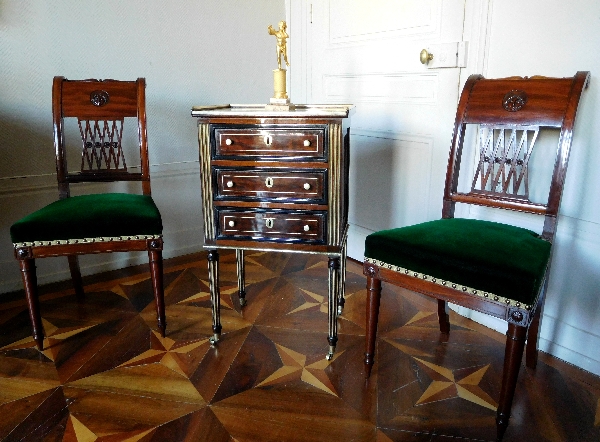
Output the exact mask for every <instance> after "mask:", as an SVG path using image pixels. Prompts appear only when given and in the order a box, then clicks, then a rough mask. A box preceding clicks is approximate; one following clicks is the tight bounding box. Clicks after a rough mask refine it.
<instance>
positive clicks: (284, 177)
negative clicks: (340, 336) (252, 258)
mask: <svg viewBox="0 0 600 442" xmlns="http://www.w3.org/2000/svg"><path fill="white" fill-rule="evenodd" d="M351 111H352V106H348V105H320V106H310V105H296V108H295V110H292V111H284V112H277V111H270V110H267V109H265V106H264V105H225V106H198V107H194V108H192V116H194V117H197V118H198V140H199V147H200V173H201V187H202V208H203V216H204V247H205V248H206V249H207V250H208V273H209V281H210V292H211V301H212V311H213V318H212V319H213V333H214V335H213V337H212V338H211V342H212V343H213V344H214V343H216V342H217V341H218V340H219V337H220V333H221V321H220V294H219V270H218V263H219V254H218V249H235V251H236V258H237V271H238V292H239V299H240V304H241V305H242V306H243V305H244V304H245V302H246V300H245V295H246V293H245V281H244V251H246V250H258V251H282V252H295V253H313V254H322V255H326V256H327V257H328V269H329V284H328V322H329V336H328V338H327V339H328V342H329V351H328V353H327V358H328V359H330V358H331V357H332V355H333V352H334V350H335V345H336V342H337V315H338V314H340V313H341V309H342V307H343V304H344V279H345V271H346V269H345V263H346V235H347V233H348V166H349V149H350V127H349V126H350V118H349V116H350V113H351Z"/></svg>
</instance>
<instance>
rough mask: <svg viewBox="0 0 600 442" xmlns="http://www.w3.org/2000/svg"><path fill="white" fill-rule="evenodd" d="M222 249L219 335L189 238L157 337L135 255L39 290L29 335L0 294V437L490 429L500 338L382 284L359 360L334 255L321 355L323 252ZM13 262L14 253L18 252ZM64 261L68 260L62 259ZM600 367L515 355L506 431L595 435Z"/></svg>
mask: <svg viewBox="0 0 600 442" xmlns="http://www.w3.org/2000/svg"><path fill="white" fill-rule="evenodd" d="M246 262H247V267H246V278H247V299H248V305H247V306H246V307H244V309H243V310H240V307H239V303H238V301H237V294H236V276H235V255H234V254H232V253H222V254H221V294H222V298H223V299H222V304H223V308H222V323H223V335H222V340H221V342H219V344H218V346H217V347H215V348H211V346H210V345H209V343H208V340H207V338H208V337H209V336H210V335H211V315H210V302H209V295H208V281H207V273H208V272H207V264H206V256H205V254H204V253H199V254H196V255H190V256H186V257H181V258H175V259H172V260H167V261H165V288H166V303H167V337H166V338H164V339H162V338H160V337H159V336H158V335H157V334H156V333H155V332H154V330H155V327H156V324H155V313H154V304H153V299H152V294H151V293H152V292H151V284H150V281H149V279H148V272H147V266H139V267H133V268H128V269H123V270H120V271H115V272H110V273H106V274H103V275H97V276H93V277H88V278H85V283H86V297H85V300H84V302H77V300H76V298H75V296H74V295H73V292H72V290H71V289H70V285H69V284H66V283H61V284H53V285H49V286H46V287H43V288H42V290H41V311H42V317H43V321H44V327H45V330H46V334H47V339H46V341H45V350H44V351H43V352H39V351H38V350H37V349H36V347H35V345H34V343H33V341H32V339H31V337H30V325H29V319H28V315H27V311H26V307H25V302H24V299H23V294H22V293H13V294H6V295H1V296H0V439H2V440H7V441H8V440H10V441H17V440H26V441H79V442H88V441H99V442H100V441H103V442H109V441H110V442H114V441H144V442H146V441H210V442H220V441H239V442H245V441H286V442H287V441H303V442H304V441H328V442H331V441H334V442H335V441H377V442H389V441H411V442H417V441H418V442H420V441H467V440H486V441H487V440H494V438H495V424H494V416H495V407H496V401H497V400H498V390H499V385H500V373H501V370H502V358H503V348H504V338H503V336H502V335H500V334H499V333H495V332H492V331H489V330H487V329H485V328H484V327H481V326H479V325H477V324H475V323H473V322H471V321H469V320H466V319H464V318H461V317H458V316H456V315H451V321H452V324H453V325H452V329H451V335H450V339H449V341H448V342H447V343H442V342H440V341H439V332H438V328H437V319H436V314H435V311H436V305H434V304H433V303H431V302H430V301H428V300H427V299H426V298H424V297H421V296H419V295H415V294H412V293H410V292H405V291H400V290H399V289H395V288H392V287H390V286H387V285H384V292H383V293H384V297H383V301H382V307H381V308H382V311H381V316H380V330H379V336H378V339H379V340H378V353H377V355H376V363H375V366H374V369H373V374H372V376H371V378H370V380H369V381H368V382H365V380H364V376H363V366H362V364H363V362H362V361H363V352H364V324H363V323H364V309H365V296H366V295H365V278H364V277H363V276H362V269H361V266H360V265H359V264H358V263H355V262H349V264H348V276H347V283H346V286H347V302H346V307H345V310H344V313H343V315H342V316H341V317H340V319H339V332H340V339H339V343H338V347H337V351H336V354H335V357H334V359H333V360H332V361H326V360H325V358H324V356H325V353H326V350H327V341H326V335H327V316H326V294H327V268H326V264H327V262H326V260H325V259H323V258H321V257H318V256H312V255H301V254H275V253H247V256H246ZM15 265H16V263H15ZM65 265H66V262H65ZM599 408H600V379H599V378H598V377H596V376H592V375H590V374H589V373H586V372H583V371H581V370H579V369H576V368H574V367H572V366H569V365H567V364H565V363H564V362H561V361H559V360H557V359H555V358H552V357H549V356H547V355H544V354H541V356H540V363H539V365H538V368H537V370H535V371H530V370H527V369H525V368H522V370H521V374H520V378H519V385H518V392H517V395H516V399H515V403H514V406H513V416H512V419H511V422H510V424H509V427H508V430H507V434H506V437H505V440H507V441H513V440H524V441H599V440H600V411H599Z"/></svg>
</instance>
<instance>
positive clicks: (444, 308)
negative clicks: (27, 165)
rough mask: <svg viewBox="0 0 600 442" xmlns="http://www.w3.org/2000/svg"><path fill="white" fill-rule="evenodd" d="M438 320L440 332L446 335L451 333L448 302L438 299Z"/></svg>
mask: <svg viewBox="0 0 600 442" xmlns="http://www.w3.org/2000/svg"><path fill="white" fill-rule="evenodd" d="M438 321H439V323H440V332H441V333H443V334H444V335H448V334H450V316H449V315H448V303H447V302H446V301H443V300H441V299H438Z"/></svg>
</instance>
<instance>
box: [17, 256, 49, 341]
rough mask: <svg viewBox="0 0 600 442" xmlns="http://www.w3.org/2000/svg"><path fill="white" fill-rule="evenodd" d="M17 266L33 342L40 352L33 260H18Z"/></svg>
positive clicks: (41, 338) (39, 316)
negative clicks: (21, 279)
mask: <svg viewBox="0 0 600 442" xmlns="http://www.w3.org/2000/svg"><path fill="white" fill-rule="evenodd" d="M19 265H20V267H21V276H22V277H23V286H24V288H25V298H26V299H27V308H28V309H29V319H31V329H32V334H33V340H34V341H35V343H36V345H37V348H38V349H39V350H40V351H42V350H43V349H44V327H43V326H42V316H41V315H40V302H39V299H38V290H37V276H36V271H35V260H34V259H33V258H25V259H21V258H19Z"/></svg>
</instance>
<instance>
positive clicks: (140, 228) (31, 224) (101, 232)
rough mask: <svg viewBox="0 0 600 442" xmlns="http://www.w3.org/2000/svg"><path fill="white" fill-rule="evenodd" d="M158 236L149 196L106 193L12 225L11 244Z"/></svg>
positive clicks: (57, 205)
mask: <svg viewBox="0 0 600 442" xmlns="http://www.w3.org/2000/svg"><path fill="white" fill-rule="evenodd" d="M160 234H162V221H161V217H160V212H159V211H158V208H157V207H156V204H155V203H154V201H153V199H152V197H151V196H150V195H136V194H127V193H106V194H91V195H81V196H75V197H71V198H66V199H62V200H58V201H55V202H53V203H51V204H48V205H47V206H45V207H43V208H41V209H39V210H38V211H36V212H33V213H31V214H29V215H27V216H26V217H24V218H22V219H20V220H19V221H17V222H16V223H14V224H13V225H12V226H11V228H10V235H11V238H12V241H13V243H30V242H40V241H59V240H81V239H96V238H117V237H121V238H126V237H130V236H140V235H160Z"/></svg>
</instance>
